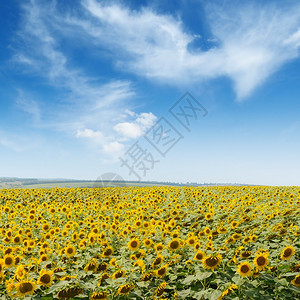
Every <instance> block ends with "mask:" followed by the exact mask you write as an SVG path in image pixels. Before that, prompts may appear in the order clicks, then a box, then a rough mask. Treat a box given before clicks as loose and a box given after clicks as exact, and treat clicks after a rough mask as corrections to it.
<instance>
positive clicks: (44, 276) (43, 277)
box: [41, 274, 51, 284]
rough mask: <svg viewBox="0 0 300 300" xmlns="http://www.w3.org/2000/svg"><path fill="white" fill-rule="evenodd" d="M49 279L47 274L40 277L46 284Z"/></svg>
mask: <svg viewBox="0 0 300 300" xmlns="http://www.w3.org/2000/svg"><path fill="white" fill-rule="evenodd" d="M50 281H51V277H50V275H49V274H44V275H43V276H42V277H41V282H43V283H46V284H48V283H49V282H50Z"/></svg>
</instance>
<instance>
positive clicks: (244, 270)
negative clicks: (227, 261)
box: [241, 265, 249, 274]
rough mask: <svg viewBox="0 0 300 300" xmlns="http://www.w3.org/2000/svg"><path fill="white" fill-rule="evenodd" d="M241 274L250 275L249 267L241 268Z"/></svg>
mask: <svg viewBox="0 0 300 300" xmlns="http://www.w3.org/2000/svg"><path fill="white" fill-rule="evenodd" d="M241 272H242V273H245V274H246V273H248V272H249V267H248V266H247V265H243V266H242V267H241Z"/></svg>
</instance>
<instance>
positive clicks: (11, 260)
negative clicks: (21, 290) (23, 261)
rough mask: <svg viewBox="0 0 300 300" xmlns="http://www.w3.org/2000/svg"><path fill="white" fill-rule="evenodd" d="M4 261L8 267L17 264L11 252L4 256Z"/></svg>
mask: <svg viewBox="0 0 300 300" xmlns="http://www.w3.org/2000/svg"><path fill="white" fill-rule="evenodd" d="M3 262H4V266H5V267H6V268H10V267H13V266H14V265H15V257H14V256H13V255H11V254H6V255H5V256H4V259H3Z"/></svg>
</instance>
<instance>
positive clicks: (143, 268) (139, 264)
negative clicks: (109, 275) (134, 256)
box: [133, 259, 146, 271]
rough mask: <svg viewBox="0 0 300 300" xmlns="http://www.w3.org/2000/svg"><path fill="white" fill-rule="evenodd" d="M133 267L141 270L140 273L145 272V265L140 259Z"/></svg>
mask: <svg viewBox="0 0 300 300" xmlns="http://www.w3.org/2000/svg"><path fill="white" fill-rule="evenodd" d="M133 267H140V268H141V269H142V271H144V270H145V267H146V266H145V263H144V261H143V260H141V259H138V260H137V261H136V262H135V263H134V264H133Z"/></svg>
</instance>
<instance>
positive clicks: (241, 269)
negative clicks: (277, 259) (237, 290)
mask: <svg viewBox="0 0 300 300" xmlns="http://www.w3.org/2000/svg"><path fill="white" fill-rule="evenodd" d="M251 270H252V267H251V265H250V263H248V262H243V263H241V264H240V265H239V266H238V268H237V272H238V273H239V275H241V276H242V277H245V276H249V275H251V273H252V271H251Z"/></svg>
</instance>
